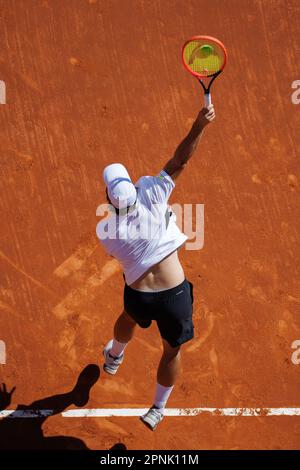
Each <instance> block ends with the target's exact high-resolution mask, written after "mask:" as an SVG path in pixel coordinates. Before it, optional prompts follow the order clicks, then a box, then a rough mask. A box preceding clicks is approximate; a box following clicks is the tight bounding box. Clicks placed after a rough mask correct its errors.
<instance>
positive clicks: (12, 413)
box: [0, 407, 300, 418]
mask: <svg viewBox="0 0 300 470" xmlns="http://www.w3.org/2000/svg"><path fill="white" fill-rule="evenodd" d="M147 411H148V408H92V409H87V408H84V409H71V410H68V411H64V412H63V413H59V414H61V416H63V417H64V418H110V417H112V416H116V417H129V416H141V415H143V414H145V413H146V412H147ZM203 413H208V414H211V415H214V416H262V417H263V416H300V407H297V408H166V410H165V416H197V415H200V414H203ZM54 414H56V413H55V410H2V411H0V418H44V417H47V416H52V415H54ZM57 414H58V413H57Z"/></svg>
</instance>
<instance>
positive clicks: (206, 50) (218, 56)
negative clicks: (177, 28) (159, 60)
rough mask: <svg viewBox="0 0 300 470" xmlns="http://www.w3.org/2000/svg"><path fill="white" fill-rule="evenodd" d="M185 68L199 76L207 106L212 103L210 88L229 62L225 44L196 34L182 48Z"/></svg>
mask: <svg viewBox="0 0 300 470" xmlns="http://www.w3.org/2000/svg"><path fill="white" fill-rule="evenodd" d="M182 61H183V65H184V66H185V68H186V69H187V70H188V71H189V72H190V73H191V74H192V75H194V76H195V77H197V78H198V80H199V82H200V84H201V85H202V88H203V90H204V101H205V106H206V107H207V106H209V105H210V104H211V94H210V88H211V86H212V84H213V82H214V80H215V79H216V78H217V76H218V75H220V73H221V72H222V70H223V69H224V67H225V65H226V62H227V51H226V49H225V46H224V44H222V43H221V41H219V40H218V39H215V38H213V37H211V36H194V37H192V38H191V39H189V40H188V41H187V42H186V43H185V44H184V46H183V48H182Z"/></svg>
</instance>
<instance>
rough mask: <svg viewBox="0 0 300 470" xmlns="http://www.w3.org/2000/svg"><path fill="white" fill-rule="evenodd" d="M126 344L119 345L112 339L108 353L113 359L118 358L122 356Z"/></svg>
mask: <svg viewBox="0 0 300 470" xmlns="http://www.w3.org/2000/svg"><path fill="white" fill-rule="evenodd" d="M127 344H128V343H120V342H119V341H117V340H116V339H115V338H114V339H113V345H112V348H111V350H110V351H109V354H110V355H111V356H113V357H120V356H122V354H123V352H124V350H125V348H126V346H127Z"/></svg>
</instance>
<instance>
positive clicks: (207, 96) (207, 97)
mask: <svg viewBox="0 0 300 470" xmlns="http://www.w3.org/2000/svg"><path fill="white" fill-rule="evenodd" d="M204 103H205V106H206V108H207V107H208V106H210V105H211V94H210V93H204Z"/></svg>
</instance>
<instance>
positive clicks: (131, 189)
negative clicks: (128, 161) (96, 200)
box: [103, 163, 137, 209]
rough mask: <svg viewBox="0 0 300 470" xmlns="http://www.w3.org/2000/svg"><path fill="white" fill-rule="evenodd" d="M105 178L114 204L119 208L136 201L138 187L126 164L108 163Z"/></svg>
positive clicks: (104, 173) (109, 195)
mask: <svg viewBox="0 0 300 470" xmlns="http://www.w3.org/2000/svg"><path fill="white" fill-rule="evenodd" d="M103 179H104V183H105V184H106V187H107V193H108V197H109V199H110V200H111V203H112V204H113V206H115V207H117V208H118V209H119V208H125V207H129V206H132V204H134V203H135V201H136V196H137V193H136V189H135V186H134V184H133V183H132V181H131V179H130V176H129V174H128V171H127V170H126V168H125V166H124V165H122V164H121V163H112V164H111V165H108V166H107V167H105V168H104V171H103Z"/></svg>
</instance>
